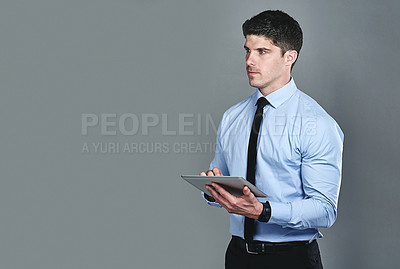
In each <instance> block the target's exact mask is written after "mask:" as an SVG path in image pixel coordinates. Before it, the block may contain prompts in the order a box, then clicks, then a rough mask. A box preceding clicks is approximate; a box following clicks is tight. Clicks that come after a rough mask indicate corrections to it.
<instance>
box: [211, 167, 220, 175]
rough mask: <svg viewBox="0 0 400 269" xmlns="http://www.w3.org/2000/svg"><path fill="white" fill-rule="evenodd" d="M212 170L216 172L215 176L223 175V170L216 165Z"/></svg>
mask: <svg viewBox="0 0 400 269" xmlns="http://www.w3.org/2000/svg"><path fill="white" fill-rule="evenodd" d="M212 171H213V173H214V175H215V176H222V172H221V170H220V169H219V168H217V167H214V168H213V169H212Z"/></svg>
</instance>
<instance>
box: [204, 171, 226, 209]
mask: <svg viewBox="0 0 400 269" xmlns="http://www.w3.org/2000/svg"><path fill="white" fill-rule="evenodd" d="M200 176H210V177H211V176H223V175H222V172H221V170H220V169H219V168H216V167H215V168H213V169H212V170H207V171H206V172H201V173H200ZM204 197H206V199H207V200H208V201H210V202H215V199H214V197H212V196H210V195H208V194H207V193H204Z"/></svg>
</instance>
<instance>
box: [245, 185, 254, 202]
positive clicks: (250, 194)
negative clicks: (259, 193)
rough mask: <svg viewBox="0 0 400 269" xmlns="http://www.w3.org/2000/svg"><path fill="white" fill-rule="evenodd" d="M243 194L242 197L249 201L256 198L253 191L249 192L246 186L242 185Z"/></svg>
mask: <svg viewBox="0 0 400 269" xmlns="http://www.w3.org/2000/svg"><path fill="white" fill-rule="evenodd" d="M243 195H244V196H245V197H244V198H245V199H246V200H248V201H250V202H253V201H256V200H257V198H256V196H255V195H254V193H252V192H251V190H250V188H249V187H248V186H244V187H243ZM257 201H258V200H257Z"/></svg>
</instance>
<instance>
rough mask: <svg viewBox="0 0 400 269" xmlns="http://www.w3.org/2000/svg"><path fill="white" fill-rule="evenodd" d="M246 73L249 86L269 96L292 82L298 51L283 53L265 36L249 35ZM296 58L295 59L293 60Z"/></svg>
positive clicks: (245, 46) (247, 37)
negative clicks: (292, 71)
mask: <svg viewBox="0 0 400 269" xmlns="http://www.w3.org/2000/svg"><path fill="white" fill-rule="evenodd" d="M244 49H245V50H246V71H247V76H248V78H249V84H250V85H251V86H252V87H255V88H259V89H260V91H261V92H262V93H263V94H264V95H267V94H269V93H271V92H273V91H275V90H278V89H279V88H281V87H283V86H284V85H286V84H287V83H288V82H289V80H290V67H291V65H292V63H293V62H294V60H295V59H296V57H297V53H296V51H287V52H286V53H285V54H284V55H283V56H282V51H281V49H280V48H279V47H277V46H275V45H274V44H273V43H272V41H271V40H270V39H268V38H266V37H264V36H257V35H247V36H246V43H245V44H244ZM293 57H294V59H293Z"/></svg>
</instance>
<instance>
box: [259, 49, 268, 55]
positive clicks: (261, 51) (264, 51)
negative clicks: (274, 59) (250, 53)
mask: <svg viewBox="0 0 400 269" xmlns="http://www.w3.org/2000/svg"><path fill="white" fill-rule="evenodd" d="M258 53H260V54H265V53H267V51H266V50H263V49H260V50H258Z"/></svg>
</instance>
